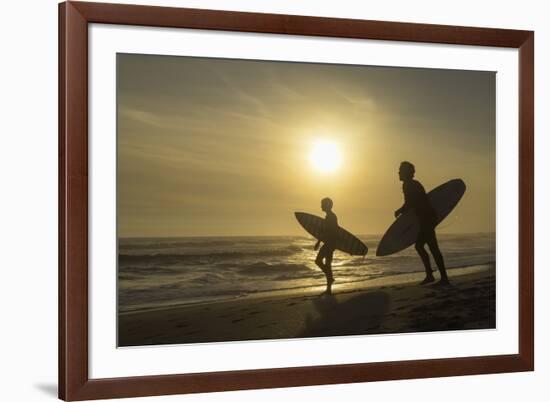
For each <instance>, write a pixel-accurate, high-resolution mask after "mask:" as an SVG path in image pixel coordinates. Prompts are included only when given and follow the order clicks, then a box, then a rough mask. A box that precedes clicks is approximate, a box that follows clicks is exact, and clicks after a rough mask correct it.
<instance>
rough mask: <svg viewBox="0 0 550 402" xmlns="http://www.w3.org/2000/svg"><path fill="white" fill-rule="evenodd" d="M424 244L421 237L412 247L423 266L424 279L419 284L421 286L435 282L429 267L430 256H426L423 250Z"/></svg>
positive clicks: (426, 253)
mask: <svg viewBox="0 0 550 402" xmlns="http://www.w3.org/2000/svg"><path fill="white" fill-rule="evenodd" d="M425 244H426V242H425V240H424V237H423V236H421V237H419V239H418V240H417V241H416V244H415V245H414V248H415V249H416V252H417V253H418V255H419V256H420V259H421V260H422V263H423V264H424V270H425V271H426V278H424V280H423V281H422V282H420V284H421V285H425V284H426V283H431V282H433V281H435V278H434V275H433V273H432V266H431V265H430V256H429V255H428V252H427V251H426V249H425V248H424V245H425Z"/></svg>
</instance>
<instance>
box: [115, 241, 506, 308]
mask: <svg viewBox="0 0 550 402" xmlns="http://www.w3.org/2000/svg"><path fill="white" fill-rule="evenodd" d="M358 237H359V238H360V239H361V240H362V241H363V242H364V243H365V244H366V245H367V246H368V247H369V253H368V255H367V256H366V257H365V258H363V257H355V256H349V255H347V254H344V253H342V252H339V251H336V252H335V253H334V260H333V272H334V277H335V279H336V283H335V285H338V284H343V283H346V284H348V285H349V284H353V282H362V281H366V280H369V279H374V278H380V277H383V276H388V275H397V274H402V273H410V272H416V271H418V272H422V271H423V270H424V269H423V266H422V262H421V261H420V258H419V257H418V255H417V254H416V251H415V250H414V247H409V248H408V249H406V250H404V251H402V252H400V253H397V254H394V255H391V256H387V257H376V256H375V252H376V246H377V241H378V240H379V239H380V237H381V236H377V235H370V236H369V235H366V236H358ZM438 239H439V244H440V248H441V250H442V252H443V256H444V258H445V263H446V266H447V267H448V268H449V269H452V268H459V267H465V266H472V265H479V264H491V263H494V262H495V234H494V233H479V234H477V233H476V234H460V235H451V234H440V235H438ZM314 244H315V240H314V239H312V238H307V237H303V236H276V237H264V236H262V237H185V238H122V239H119V244H118V247H119V258H118V307H119V312H128V311H137V310H146V309H151V308H159V307H168V306H176V305H182V304H187V303H197V302H203V301H211V300H220V299H232V298H237V297H243V296H246V295H250V294H252V293H258V292H268V291H274V290H292V289H296V290H300V289H304V288H308V287H314V286H324V285H325V279H324V274H323V273H322V272H321V270H320V269H319V268H318V267H317V266H316V265H315V263H314V259H315V256H316V252H315V251H314V250H313V246H314ZM432 264H433V261H432ZM434 269H435V265H434Z"/></svg>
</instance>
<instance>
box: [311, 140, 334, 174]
mask: <svg viewBox="0 0 550 402" xmlns="http://www.w3.org/2000/svg"><path fill="white" fill-rule="evenodd" d="M309 160H310V162H311V164H312V166H313V167H314V168H315V169H316V170H317V171H319V172H323V173H331V172H335V171H337V170H338V168H339V167H340V165H341V163H342V154H341V152H340V147H339V146H338V144H336V143H335V142H332V141H318V142H316V143H315V144H313V148H312V149H311V152H310V154H309Z"/></svg>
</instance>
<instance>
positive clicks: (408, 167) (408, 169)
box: [400, 161, 415, 177]
mask: <svg viewBox="0 0 550 402" xmlns="http://www.w3.org/2000/svg"><path fill="white" fill-rule="evenodd" d="M400 167H401V169H402V170H403V172H405V173H407V174H408V175H409V176H410V177H414V172H415V169H414V165H413V164H412V163H411V162H408V161H403V162H401V166H400Z"/></svg>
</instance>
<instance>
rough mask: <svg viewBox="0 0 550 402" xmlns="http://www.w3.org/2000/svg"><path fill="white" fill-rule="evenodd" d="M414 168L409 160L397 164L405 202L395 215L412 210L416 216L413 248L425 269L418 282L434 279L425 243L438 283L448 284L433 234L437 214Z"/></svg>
mask: <svg viewBox="0 0 550 402" xmlns="http://www.w3.org/2000/svg"><path fill="white" fill-rule="evenodd" d="M414 173H415V168H414V165H413V164H412V163H410V162H407V161H404V162H401V165H400V166H399V180H401V181H402V182H403V195H404V197H405V203H404V204H403V206H402V207H401V208H399V209H398V210H396V211H395V217H396V218H397V217H399V215H401V214H403V213H405V212H407V211H409V210H411V209H412V210H413V211H414V213H415V214H416V216H417V217H418V223H419V226H420V230H419V232H418V237H417V239H416V243H415V248H416V251H417V253H418V255H419V256H420V258H421V259H422V263H423V264H424V269H425V270H426V278H424V280H423V281H422V282H421V283H420V284H421V285H425V284H427V283H431V282H434V281H435V278H434V276H433V272H432V267H431V265H430V256H429V255H428V252H427V251H426V249H425V245H426V244H427V245H428V247H429V249H430V252H431V253H432V256H433V258H434V260H435V263H436V265H437V268H438V269H439V273H440V274H441V280H440V281H439V283H438V284H440V285H449V278H448V277H447V270H446V269H445V261H444V260H443V256H442V255H441V251H440V250H439V244H438V242H437V237H436V235H435V226H436V225H437V216H436V213H435V210H434V208H433V206H432V204H431V203H430V200H429V199H428V196H427V195H426V191H425V190H424V187H423V186H422V184H421V183H420V182H419V181H417V180H415V179H414Z"/></svg>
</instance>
